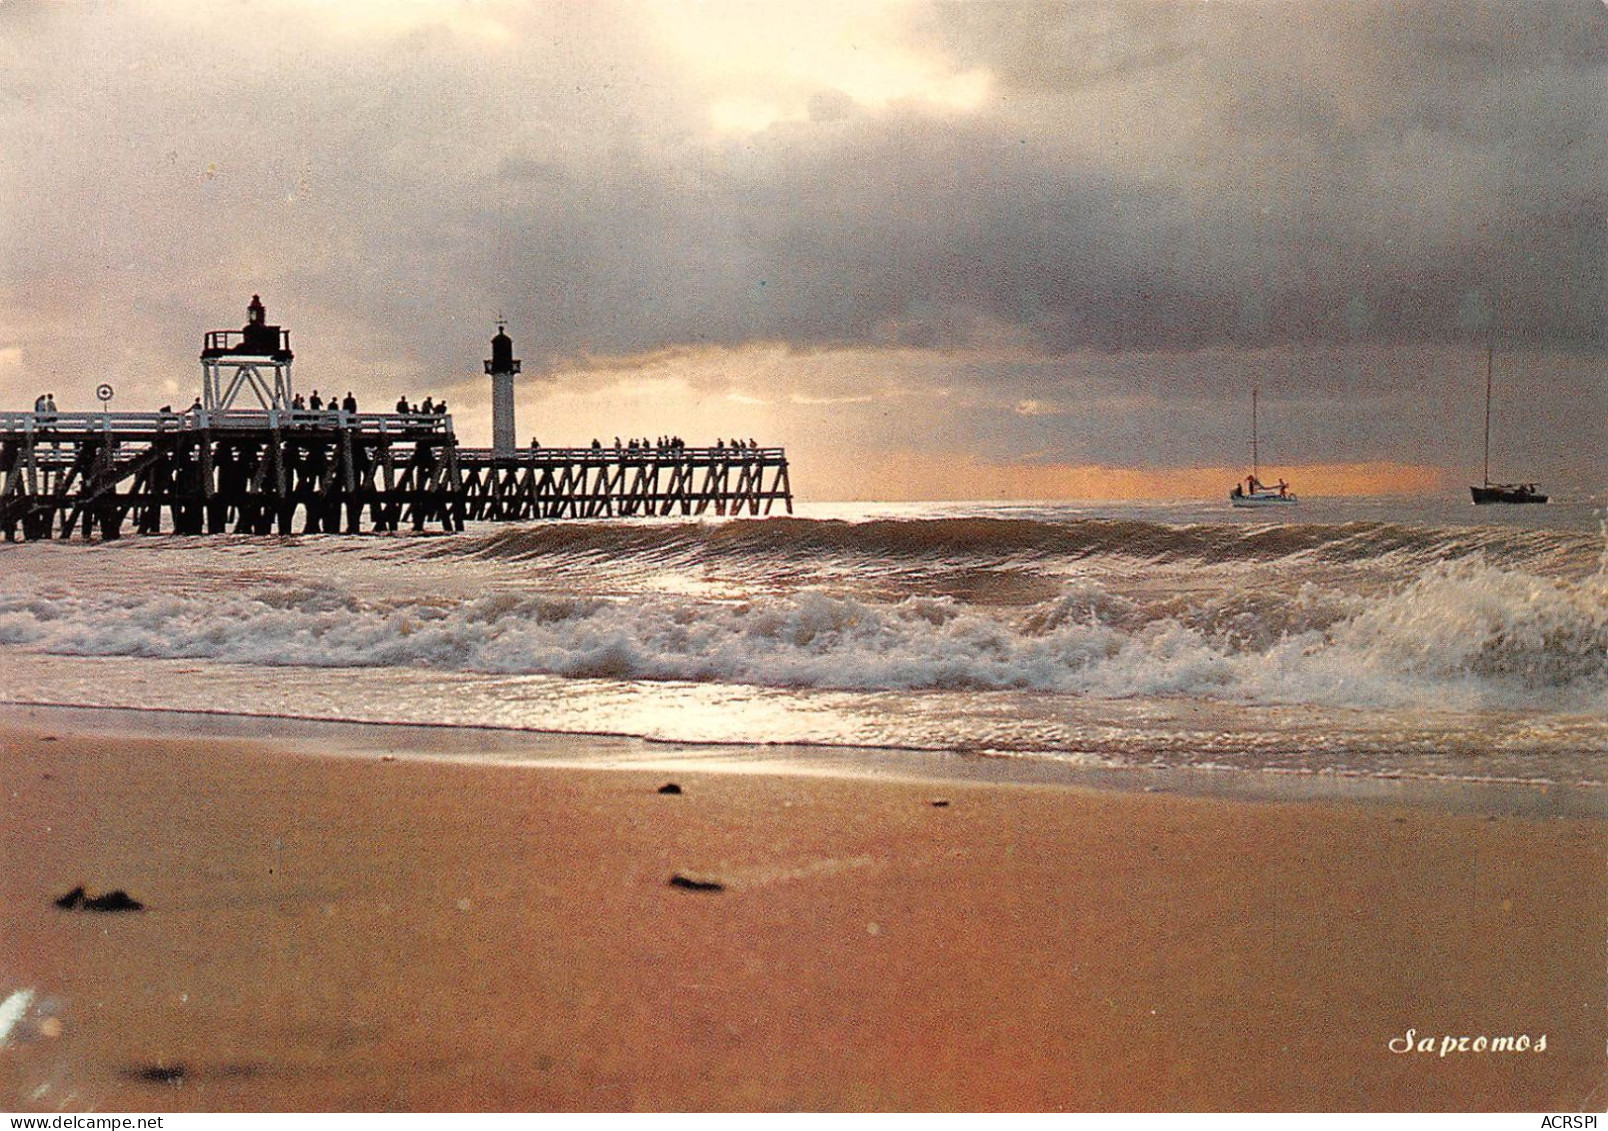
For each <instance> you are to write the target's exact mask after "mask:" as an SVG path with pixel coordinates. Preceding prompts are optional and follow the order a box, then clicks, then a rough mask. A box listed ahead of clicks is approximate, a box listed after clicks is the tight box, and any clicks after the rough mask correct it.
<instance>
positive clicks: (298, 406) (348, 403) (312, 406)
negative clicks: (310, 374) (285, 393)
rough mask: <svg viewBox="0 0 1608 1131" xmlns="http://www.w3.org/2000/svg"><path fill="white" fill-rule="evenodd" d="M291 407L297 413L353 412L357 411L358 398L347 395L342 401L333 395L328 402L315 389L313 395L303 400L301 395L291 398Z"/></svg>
mask: <svg viewBox="0 0 1608 1131" xmlns="http://www.w3.org/2000/svg"><path fill="white" fill-rule="evenodd" d="M290 407H291V409H292V410H294V411H296V412H352V413H355V412H356V411H357V398H356V397H354V396H353V395H352V394H351V393H347V394H346V396H345V397H344V398H342V399H341V400H340V401H336V399H335V398H334V396H333V395H332V396H331V397H330V398H329V400H328V401H325V400H324V398H323V397H321V396H319V395H318V390H317V389H314V390H313V392H312V395H311V396H309V397H307V398H305V399H303V397H302V395H301V394H300V393H297V394H296V395H295V396H293V397H291V398H290Z"/></svg>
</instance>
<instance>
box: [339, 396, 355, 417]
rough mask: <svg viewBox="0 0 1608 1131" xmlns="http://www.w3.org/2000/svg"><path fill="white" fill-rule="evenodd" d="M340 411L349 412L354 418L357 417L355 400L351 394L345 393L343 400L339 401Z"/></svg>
mask: <svg viewBox="0 0 1608 1131" xmlns="http://www.w3.org/2000/svg"><path fill="white" fill-rule="evenodd" d="M341 411H342V412H349V413H351V414H352V415H353V416H356V415H357V398H356V397H354V396H353V395H352V394H351V393H347V394H346V397H345V399H343V400H342V401H341Z"/></svg>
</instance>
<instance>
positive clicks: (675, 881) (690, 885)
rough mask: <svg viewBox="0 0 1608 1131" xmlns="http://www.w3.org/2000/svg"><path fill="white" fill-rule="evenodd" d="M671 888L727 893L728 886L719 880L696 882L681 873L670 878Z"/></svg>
mask: <svg viewBox="0 0 1608 1131" xmlns="http://www.w3.org/2000/svg"><path fill="white" fill-rule="evenodd" d="M670 886H671V887H673V888H684V889H686V890H687V891H725V890H726V885H725V884H723V883H721V882H720V881H719V880H695V879H693V878H692V877H691V876H683V875H682V874H681V873H680V872H677V873H676V874H675V875H673V876H671V877H670Z"/></svg>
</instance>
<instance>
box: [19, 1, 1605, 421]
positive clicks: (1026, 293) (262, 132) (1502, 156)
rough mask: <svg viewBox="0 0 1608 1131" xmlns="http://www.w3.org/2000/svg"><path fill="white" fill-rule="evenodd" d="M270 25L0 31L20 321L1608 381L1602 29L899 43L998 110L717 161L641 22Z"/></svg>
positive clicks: (1030, 10) (1210, 27)
mask: <svg viewBox="0 0 1608 1131" xmlns="http://www.w3.org/2000/svg"><path fill="white" fill-rule="evenodd" d="M276 10H278V9H272V8H264V7H263V6H261V5H249V4H248V5H236V4H219V5H215V6H204V7H202V8H198V9H194V10H190V9H185V10H183V14H182V16H173V17H172V18H171V19H169V20H166V21H164V20H161V19H153V18H148V16H147V15H146V13H144V12H142V11H136V10H134V9H132V8H121V7H116V6H113V7H109V8H98V9H95V10H94V11H93V12H92V13H88V14H86V11H87V10H74V9H71V8H69V7H67V6H62V7H61V8H56V7H54V6H51V7H49V8H40V7H36V6H29V5H22V6H18V5H7V6H5V7H4V8H0V20H5V21H7V22H6V23H5V24H4V25H3V26H4V27H5V28H6V32H7V35H8V37H9V38H10V40H11V42H10V45H9V48H6V47H3V46H0V50H6V51H7V64H8V65H7V72H6V78H5V79H4V81H3V83H0V87H3V94H4V101H0V128H3V129H4V130H5V140H6V142H7V144H6V146H5V154H6V156H5V157H3V158H0V188H3V189H4V191H5V205H6V207H7V208H8V210H10V211H11V212H12V213H13V214H14V219H15V221H16V222H15V223H14V224H13V225H11V226H10V227H11V231H10V232H9V233H8V235H7V236H6V241H5V244H4V249H3V252H4V259H3V266H4V270H5V276H4V278H3V279H0V283H3V284H4V286H5V288H6V293H7V296H8V298H9V299H10V301H11V309H12V311H13V312H16V311H19V310H20V311H21V312H22V314H23V315H25V316H26V317H25V318H24V319H23V320H24V321H33V322H36V323H38V324H40V325H46V324H51V323H52V320H53V319H54V320H60V319H63V318H67V317H69V316H70V317H72V318H77V319H84V320H86V321H87V322H89V323H92V324H94V323H98V324H101V325H104V324H107V323H108V322H109V321H111V320H113V319H115V317H116V316H117V312H118V311H122V310H138V311H140V312H141V317H140V318H139V319H137V320H134V323H133V324H131V325H128V326H124V327H122V328H121V329H120V333H121V334H122V335H123V340H125V341H128V342H132V341H135V340H137V339H138V338H139V336H140V335H144V336H145V338H144V340H145V342H146V343H147V345H148V348H149V350H150V351H151V352H153V353H155V352H162V353H171V352H172V351H173V349H174V345H175V343H191V342H193V339H194V338H195V337H196V335H197V334H198V333H199V331H200V329H202V328H203V327H204V325H206V324H208V323H212V322H216V323H218V324H223V325H228V324H230V320H231V319H232V318H234V317H238V311H237V309H236V308H237V307H238V306H239V305H240V302H241V301H242V300H243V299H244V297H246V295H247V294H249V292H250V291H251V290H256V289H269V288H272V289H273V290H274V292H275V293H274V295H271V296H269V297H270V301H271V302H272V303H274V304H275V306H274V309H275V311H276V315H277V314H278V313H281V312H283V311H284V309H285V308H286V307H289V308H291V311H292V313H293V314H295V316H296V321H295V322H294V325H295V326H296V327H297V328H298V330H299V331H301V332H303V334H304V337H303V339H302V340H304V341H305V340H306V335H308V334H316V335H318V336H320V338H321V339H322V340H323V341H325V342H326V343H328V342H331V341H334V340H336V339H342V340H344V341H345V342H346V343H347V345H348V347H349V349H348V352H349V353H357V354H360V353H361V352H362V350H363V348H364V345H365V343H377V345H376V348H377V349H379V350H382V351H383V352H384V353H385V354H386V355H388V356H391V357H398V356H400V357H401V358H402V360H404V361H406V362H407V363H408V364H412V365H415V366H418V367H420V368H423V369H426V370H430V371H435V372H443V371H446V372H457V371H462V370H464V369H473V368H474V365H475V360H476V359H477V357H478V353H477V351H479V350H481V349H482V348H483V346H484V337H485V329H486V326H487V324H488V323H489V320H490V318H491V317H492V315H493V314H494V313H496V312H498V311H501V312H503V313H505V314H506V315H507V316H508V317H509V318H510V320H511V321H512V322H513V324H514V325H515V327H516V328H517V331H518V333H519V335H520V339H519V340H520V344H521V349H522V351H523V353H524V354H525V356H526V358H527V367H528V369H529V370H536V369H539V368H540V367H541V366H542V365H543V364H544V363H546V364H549V365H550V364H555V363H557V362H559V361H561V360H563V359H573V358H580V357H585V356H588V355H629V354H635V353H651V352H653V351H659V350H663V349H666V348H684V347H696V346H699V345H741V344H744V343H749V342H756V341H777V342H783V343H787V344H790V345H792V346H794V347H797V348H800V349H810V348H814V347H822V346H839V345H851V346H866V345H868V346H889V345H903V346H921V347H930V348H934V349H940V350H943V349H957V348H980V349H983V350H985V351H986V350H987V349H990V348H993V347H995V346H1001V345H1004V346H1008V347H1010V348H1014V349H1025V350H1028V351H1030V352H1033V353H1035V354H1037V355H1040V356H1056V355H1058V354H1062V353H1069V352H1073V351H1088V350H1095V351H1111V352H1122V351H1142V350H1151V351H1154V350H1184V351H1187V350H1194V349H1200V348H1203V347H1208V346H1223V347H1264V346H1269V345H1279V344H1281V343H1287V342H1308V341H1312V342H1317V343H1322V344H1342V345H1355V346H1358V347H1363V346H1368V345H1372V344H1381V343H1382V344H1406V345H1411V344H1413V343H1419V342H1430V343H1457V342H1467V341H1469V340H1471V339H1472V340H1478V338H1479V337H1480V335H1481V333H1482V332H1483V327H1484V325H1485V324H1486V321H1487V320H1488V319H1489V317H1490V312H1491V311H1492V309H1493V308H1494V309H1495V310H1496V317H1497V320H1498V323H1499V325H1500V327H1501V330H1502V334H1503V336H1504V340H1507V341H1510V342H1513V343H1520V342H1522V343H1527V344H1529V345H1532V346H1537V347H1544V348H1553V349H1560V348H1561V349H1568V350H1575V351H1578V350H1587V351H1596V350H1600V349H1601V348H1602V346H1603V344H1604V341H1603V327H1602V321H1603V319H1602V312H1603V310H1604V309H1605V308H1608V291H1605V285H1604V274H1605V262H1608V187H1605V186H1608V178H1605V176H1604V174H1605V171H1608V99H1605V98H1604V97H1603V91H1604V89H1605V79H1608V9H1605V8H1604V6H1603V5H1602V4H1600V3H1597V2H1594V0H1592V2H1585V0H1582V2H1581V3H1576V4H1531V3H1523V4H1512V5H1502V6H1497V5H1478V4H1476V5H1467V4H1456V5H1450V4H1448V5H1441V4H1422V3H1415V4H1391V5H1367V4H1344V5H1308V4H1289V3H1235V4H1207V3H1191V4H1136V3H1112V4H1054V5H1025V4H970V3H967V4H959V5H954V6H944V7H938V8H933V9H922V10H917V11H916V13H915V14H914V15H913V17H912V20H911V26H910V33H909V34H910V43H911V44H912V45H914V47H915V48H916V49H919V50H924V51H928V52H933V53H938V54H941V55H942V57H943V58H944V59H946V60H947V62H948V64H949V65H950V66H951V67H952V68H953V69H954V70H955V71H956V72H964V71H972V70H980V71H983V72H986V73H987V74H988V75H989V76H990V81H991V84H992V85H991V90H990V93H989V96H988V97H987V98H986V99H985V100H984V101H983V102H982V103H981V104H980V105H978V106H975V107H971V108H967V109H956V108H953V107H944V106H942V105H938V104H935V103H933V102H927V101H922V100H921V99H919V98H915V97H911V98H907V99H905V100H903V101H894V102H892V103H890V104H887V105H877V106H871V105H862V104H858V103H856V102H855V100H854V99H853V98H851V97H850V96H849V95H847V94H845V93H844V92H842V91H839V90H835V89H831V88H829V87H823V88H822V89H819V90H815V91H813V92H810V94H809V96H808V99H807V113H806V114H805V115H804V116H801V117H799V118H797V119H794V120H782V121H778V122H776V123H775V124H773V125H772V126H770V127H769V128H767V129H764V130H762V131H760V132H757V133H753V134H750V135H746V136H736V135H722V136H719V137H715V136H712V135H711V134H710V132H709V129H708V121H707V99H706V98H704V97H703V92H701V91H700V90H699V89H698V88H697V86H696V84H695V83H692V82H690V81H689V80H688V79H687V78H686V76H685V75H683V74H681V73H680V72H679V71H678V66H677V64H676V63H675V62H674V60H672V59H670V58H668V57H667V55H666V53H665V50H664V48H663V46H662V44H660V43H658V42H657V41H656V40H655V37H654V35H653V34H652V33H651V31H650V30H649V29H648V28H646V27H645V21H644V20H643V19H641V18H640V10H635V9H631V8H629V7H627V8H626V9H624V10H615V9H611V8H605V7H596V6H591V5H587V6H552V7H544V8H531V9H525V8H516V7H508V8H496V7H493V8H488V9H487V10H488V11H489V12H491V13H492V14H493V15H495V16H497V17H498V18H499V19H500V20H501V21H502V22H503V24H504V26H505V27H506V30H507V33H508V35H509V37H510V43H509V44H508V45H506V46H505V47H504V48H503V49H501V50H498V51H482V50H479V49H478V48H477V47H476V45H475V44H473V43H471V42H468V41H466V40H465V39H463V38H462V37H461V36H459V35H456V34H455V33H450V32H448V31H444V30H442V29H440V28H435V27H432V26H430V25H428V24H425V25H421V26H420V27H418V28H416V29H415V30H414V31H413V32H411V33H410V34H408V35H405V36H401V37H390V38H386V37H379V36H370V37H365V36H346V37H344V38H339V39H336V38H331V37H329V36H325V35H322V34H320V33H319V32H317V31H316V30H314V29H311V28H307V27H302V26H300V25H299V24H297V23H296V22H295V21H282V22H280V23H278V24H273V25H271V26H268V25H263V24H262V23H261V20H262V14H263V13H264V12H272V11H276ZM196 12H200V13H203V14H202V15H196V14H195V13H196ZM633 12H635V15H633ZM42 13H43V14H42ZM253 21H257V22H256V23H253ZM84 58H94V59H96V60H97V61H98V64H99V65H97V66H96V67H95V68H91V69H89V70H83V69H75V68H74V67H72V66H71V65H70V61H71V60H74V59H84ZM280 296H283V297H280ZM220 308H221V309H220ZM69 311H70V315H69V313H68V312H69ZM4 345H5V342H3V341H0V347H3V346H4ZM63 356H65V355H63ZM1187 369H1188V367H1179V372H1178V373H1177V374H1175V375H1174V377H1172V378H1169V380H1175V381H1177V382H1180V383H1181V382H1186V381H1187V380H1189V378H1188V377H1187V376H1186V375H1185V371H1186V370H1187ZM966 379H967V380H970V381H974V382H976V383H978V384H980V385H986V384H989V383H991V382H1001V381H1007V380H1009V377H1008V373H1007V372H1006V371H1005V370H1004V369H1000V368H994V369H990V368H987V367H981V368H978V369H977V370H976V371H975V372H972V373H969V374H968V376H967V378H966ZM1377 379H1379V380H1384V379H1386V378H1377ZM1187 391H1188V390H1185V389H1182V388H1180V392H1187Z"/></svg>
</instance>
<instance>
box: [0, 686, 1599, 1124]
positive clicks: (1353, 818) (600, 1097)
mask: <svg viewBox="0 0 1608 1131" xmlns="http://www.w3.org/2000/svg"><path fill="white" fill-rule="evenodd" d="M59 723H60V720H59V719H52V720H49V721H47V722H40V723H36V724H30V723H28V722H27V721H26V720H25V719H21V718H19V716H17V715H16V714H15V713H12V714H11V715H8V716H7V717H6V719H4V720H0V786H3V797H4V800H5V810H4V821H3V823H0V829H3V831H0V860H3V861H4V867H3V869H0V962H3V965H0V1002H4V1003H7V1004H0V1029H3V1030H5V1037H4V1043H3V1047H0V1109H12V1110H37V1111H56V1110H62V1111H86V1110H92V1109H94V1110H111V1111H134V1110H146V1109H150V1110H170V1111H183V1110H248V1111H252V1110H281V1109H303V1110H355V1109H409V1110H433V1109H461V1110H485V1109H493V1110H543V1109H609V1110H632V1109H647V1110H687V1109H760V1110H773V1109H877V1110H929V1109H969V1110H977V1109H1011V1110H1042V1109H1073V1110H1149V1109H1161V1110H1185V1111H1201V1110H1220V1109H1229V1110H1263V1109H1278V1110H1308V1111H1326V1110H1366V1109H1375V1110H1400V1111H1413V1110H1443V1109H1450V1110H1530V1111H1535V1110H1579V1109H1582V1108H1590V1109H1601V1108H1602V1106H1603V1105H1604V1103H1605V1102H1608V1071H1605V1059H1604V1051H1605V1048H1604V1045H1605V1039H1608V1032H1605V1030H1608V1024H1605V1006H1608V985H1605V969H1608V943H1605V939H1608V884H1605V883H1604V879H1605V876H1608V820H1604V819H1603V818H1602V817H1601V816H1596V817H1593V816H1589V815H1588V816H1582V815H1580V810H1581V809H1585V810H1587V811H1590V810H1591V809H1593V808H1594V807H1595V801H1594V798H1593V797H1588V798H1587V799H1586V802H1585V803H1584V804H1583V805H1582V804H1580V803H1579V801H1578V799H1577V800H1576V804H1575V805H1573V807H1572V811H1570V810H1571V807H1568V806H1565V807H1563V809H1564V811H1565V815H1547V814H1545V813H1544V812H1543V813H1541V814H1537V813H1533V812H1525V813H1519V814H1516V813H1511V812H1495V811H1481V808H1480V806H1479V805H1468V806H1463V807H1451V808H1447V807H1440V806H1430V805H1411V804H1401V803H1394V802H1378V801H1372V802H1366V803H1364V802H1358V801H1354V800H1346V799H1344V798H1336V799H1334V800H1331V801H1321V800H1303V801H1276V800H1243V799H1233V798H1224V797H1202V796H1181V795H1178V794H1176V793H1146V792H1143V791H1138V790H1113V789H1091V788H1085V787H1079V786H1068V785H1051V784H1017V783H1010V782H988V781H978V780H970V781H944V782H938V781H919V780H910V779H904V778H897V777H888V778H864V777H848V776H840V775H833V774H830V773H822V772H819V770H818V769H817V770H816V771H814V772H810V773H798V774H794V773H787V772H783V771H774V772H763V773H755V772H748V773H724V772H718V770H716V769H715V768H713V767H709V766H698V765H689V766H688V767H686V768H685V769H683V770H677V771H674V772H667V771H665V770H664V769H663V768H656V769H646V768H640V767H630V766H627V767H625V768H596V767H586V766H576V765H564V766H551V765H548V766H544V765H485V764H474V763H464V762H452V761H439V760H418V759H415V758H413V757H411V756H410V754H409V752H408V750H407V749H406V748H405V747H406V743H407V740H406V738H405V737H404V738H391V737H388V736H387V733H386V732H384V731H383V730H381V729H379V728H375V729H373V730H371V731H370V732H365V733H366V734H367V740H366V741H365V743H364V744H363V746H362V748H361V749H356V750H349V751H347V753H349V754H350V755H351V756H349V757H344V758H336V757H330V756H329V754H330V753H332V751H331V750H329V749H320V748H319V744H318V743H317V742H314V741H309V740H307V739H305V738H303V739H300V740H298V741H297V742H295V743H287V742H284V741H276V742H264V741H256V740H253V739H252V738H250V737H241V736H239V735H228V736H221V737H207V736H204V735H196V734H193V733H190V734H174V735H170V736H167V737H151V736H149V735H146V736H141V737H111V736H109V735H108V734H106V733H104V732H99V731H96V730H93V729H84V730H73V729H69V728H64V727H62V726H61V725H59ZM262 725H263V727H264V729H265V730H266V729H271V726H272V724H268V723H264V724H262ZM203 729H204V727H203ZM400 733H401V732H398V734H400ZM562 741H563V742H565V743H571V744H573V746H574V747H575V749H576V750H578V751H583V750H584V749H585V748H586V746H587V744H589V743H592V742H594V740H591V739H586V738H575V739H573V740H569V739H565V740H562ZM388 742H396V743H399V744H400V745H398V746H397V749H396V752H395V755H394V756H392V755H387V754H384V753H382V752H381V751H382V750H383V749H384V748H385V746H386V744H387V743H388ZM670 780H674V781H675V782H676V783H677V784H678V785H679V786H680V787H681V793H680V794H661V793H659V792H658V788H659V787H660V786H661V785H663V784H665V783H666V782H667V781H670ZM1471 788H1472V787H1471ZM940 801H942V802H947V804H945V805H937V804H935V802H940ZM1542 808H1543V809H1544V808H1545V807H1542ZM677 875H680V876H682V877H683V878H684V879H685V880H687V881H690V886H678V885H674V884H672V883H671V882H670V881H671V879H672V877H674V876H677ZM79 885H82V886H83V887H85V888H86V889H87V891H88V892H89V894H90V895H95V894H99V893H104V892H107V891H110V890H113V889H121V890H124V891H126V892H127V893H128V894H129V895H130V896H131V897H132V898H134V899H136V900H139V901H141V902H143V903H144V904H145V910H143V911H139V912H129V913H121V914H108V913H95V912H88V911H83V910H72V911H67V910H61V909H58V908H57V907H56V906H54V903H53V901H54V900H55V899H56V898H57V897H58V896H61V895H63V894H64V893H66V892H68V891H69V890H70V889H72V888H74V887H75V886H79ZM711 885H714V886H718V890H716V889H715V887H714V886H711ZM19 995H21V996H19ZM8 1009H9V1012H8ZM1408 1029H1413V1030H1414V1031H1415V1036H1427V1037H1429V1038H1431V1039H1432V1040H1433V1041H1434V1042H1435V1048H1434V1051H1431V1052H1422V1053H1421V1052H1417V1051H1412V1052H1407V1053H1398V1052H1393V1051H1392V1049H1391V1042H1392V1040H1393V1039H1395V1040H1396V1042H1397V1047H1401V1044H1402V1043H1403V1041H1404V1040H1405V1034H1406V1032H1407V1030H1408ZM1543 1034H1544V1035H1545V1038H1546V1042H1545V1051H1543V1052H1536V1051H1534V1049H1533V1043H1534V1042H1535V1041H1537V1039H1538V1038H1540V1037H1541V1036H1542V1035H1543ZM1448 1035H1449V1036H1451V1037H1452V1038H1454V1042H1453V1046H1454V1047H1453V1048H1452V1049H1449V1050H1448V1051H1447V1054H1446V1055H1445V1056H1444V1057H1442V1056H1441V1055H1439V1052H1440V1050H1441V1047H1442V1044H1443V1042H1442V1040H1441V1038H1442V1037H1443V1036H1448ZM1520 1035H1523V1036H1525V1037H1527V1038H1528V1042H1529V1043H1532V1049H1531V1051H1527V1052H1522V1053H1521V1052H1516V1051H1514V1052H1510V1051H1501V1052H1494V1051H1491V1050H1490V1049H1489V1048H1485V1049H1482V1050H1481V1051H1478V1052H1476V1051H1474V1048H1475V1047H1476V1044H1477V1043H1478V1042H1477V1040H1476V1039H1477V1038H1481V1037H1484V1038H1493V1037H1501V1038H1514V1039H1516V1038H1518V1037H1519V1036H1520ZM1459 1037H1468V1038H1470V1040H1469V1044H1468V1046H1467V1051H1456V1049H1455V1038H1459Z"/></svg>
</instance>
